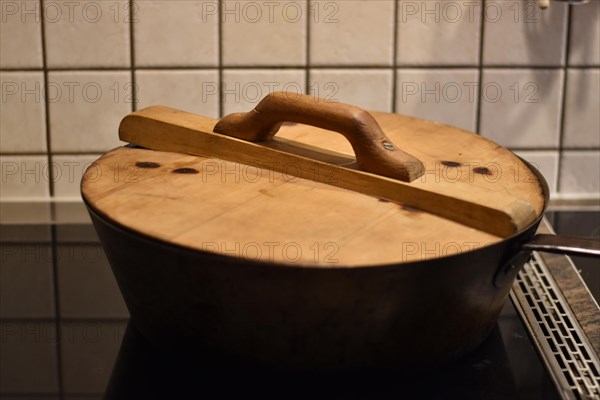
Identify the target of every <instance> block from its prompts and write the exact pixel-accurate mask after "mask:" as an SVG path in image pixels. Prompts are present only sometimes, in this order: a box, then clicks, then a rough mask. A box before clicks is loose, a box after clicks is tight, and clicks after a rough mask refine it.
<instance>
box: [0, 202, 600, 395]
mask: <svg viewBox="0 0 600 400" xmlns="http://www.w3.org/2000/svg"><path fill="white" fill-rule="evenodd" d="M566 214H577V215H575V216H570V215H566ZM549 216H550V219H551V221H552V222H553V223H554V225H555V228H556V229H557V231H558V232H559V233H571V234H573V232H570V231H568V230H569V229H571V228H576V227H579V228H581V227H582V226H583V225H586V224H587V225H590V224H591V225H592V228H594V226H593V225H594V224H595V229H596V235H597V229H598V223H597V222H594V221H597V218H598V214H597V213H554V214H553V213H551V214H549ZM573 221H575V222H573ZM589 221H592V222H589ZM592 230H593V229H592ZM576 234H578V235H580V236H585V235H589V234H590V233H576ZM0 236H1V241H2V244H1V258H2V262H1V263H0V337H1V340H0V397H2V398H28V397H35V398H44V399H46V398H65V399H74V398H81V397H84V398H86V399H94V398H102V397H104V394H105V392H106V395H107V397H108V398H128V399H130V398H177V397H180V396H177V394H181V393H183V392H184V391H191V392H193V394H194V397H208V396H209V395H211V394H218V395H219V397H220V398H223V397H230V396H228V395H229V394H245V395H249V394H250V395H251V394H257V395H260V396H262V397H275V396H277V397H278V398H281V397H285V398H290V397H292V398H293V397H300V396H302V397H306V396H310V397H311V398H322V397H327V398H344V399H346V398H366V397H368V398H392V397H393V398H411V399H412V398H419V399H427V398H431V399H449V398H460V399H481V398H486V399H517V398H522V399H555V398H559V397H558V395H557V393H556V390H555V388H554V385H553V383H552V381H551V379H550V377H549V375H548V373H547V372H546V370H545V368H544V366H543V365H542V363H541V361H540V359H539V357H538V355H537V353H536V351H535V349H534V346H533V345H532V343H531V341H530V338H529V337H528V334H527V331H526V329H525V328H524V326H523V324H522V322H521V321H520V319H519V316H518V314H517V312H516V311H515V308H514V307H513V305H512V304H511V303H510V301H508V302H507V303H506V305H505V307H504V309H503V311H502V314H501V316H500V318H499V321H498V325H497V327H496V329H495V330H494V331H493V333H492V334H491V336H490V337H489V338H488V339H487V340H486V341H485V342H484V343H483V344H482V345H481V346H480V347H479V348H478V349H476V350H475V351H474V352H472V353H471V354H469V355H467V356H466V357H464V358H463V359H461V360H458V361H456V362H454V363H452V364H450V365H448V366H446V367H444V368H442V369H438V370H435V371H428V372H425V373H421V374H418V375H411V376H407V374H406V371H398V370H388V371H378V372H372V373H369V374H364V373H363V374H358V375H357V374H355V375H338V376H309V375H300V376H298V375H296V376H292V375H289V374H285V373H282V372H281V371H273V370H268V369H264V368H260V367H258V366H255V365H247V364H240V363H237V362H233V361H231V360H230V359H227V358H224V357H218V356H217V357H215V356H214V355H212V356H211V357H208V356H204V357H202V356H198V355H196V356H194V357H190V356H185V355H173V354H164V353H162V352H161V351H160V350H158V349H155V348H152V347H151V346H150V345H149V344H148V343H146V341H145V340H144V338H143V337H142V336H141V335H140V334H139V333H138V332H137V331H136V330H135V328H134V327H133V325H132V324H128V317H129V315H128V312H127V309H126V307H125V305H124V303H123V301H122V298H121V295H120V293H119V290H118V287H117V285H116V283H115V280H114V278H113V276H112V273H111V271H110V267H109V265H108V262H107V260H106V258H105V256H104V252H103V251H102V248H101V246H100V244H99V243H98V240H97V237H96V235H95V232H94V230H93V228H92V226H91V225H87V224H80V225H12V226H7V225H2V226H0ZM592 263H593V261H592ZM584 268H585V267H584ZM582 269H583V268H582ZM598 273H600V270H598V269H595V270H594V269H593V268H591V269H588V270H584V271H583V272H582V274H588V275H589V276H591V280H589V281H588V286H590V289H591V290H592V291H593V292H594V291H595V293H596V295H597V293H598V290H600V288H598V286H594V285H593V284H590V282H592V283H593V282H594V281H596V282H597V283H598V284H599V285H600V279H598V275H594V274H598ZM596 298H598V297H596ZM115 360H116V361H115ZM111 376H112V378H111ZM109 381H110V383H109ZM211 397H214V396H211Z"/></svg>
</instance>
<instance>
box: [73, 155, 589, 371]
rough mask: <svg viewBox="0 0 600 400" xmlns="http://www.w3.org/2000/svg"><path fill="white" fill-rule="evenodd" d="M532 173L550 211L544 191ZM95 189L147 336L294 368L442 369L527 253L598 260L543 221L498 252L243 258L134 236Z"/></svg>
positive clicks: (475, 337) (482, 330)
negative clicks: (399, 257) (336, 261)
mask: <svg viewBox="0 0 600 400" xmlns="http://www.w3.org/2000/svg"><path fill="white" fill-rule="evenodd" d="M136 150H138V151H147V152H150V150H140V149H136ZM110 154H111V153H108V154H107V155H106V156H105V157H109V156H110ZM153 154H155V153H153ZM530 169H531V171H532V172H533V173H534V175H535V177H536V178H537V180H538V181H539V184H540V187H541V188H542V191H543V194H542V195H543V198H544V204H545V206H544V210H545V207H546V206H547V204H548V187H547V184H546V182H545V180H544V178H543V177H542V176H541V175H540V174H539V173H538V172H537V171H536V169H535V168H532V167H530ZM93 173H95V172H93ZM90 184H91V183H90V182H89V176H88V177H87V178H86V177H84V181H83V184H82V191H83V197H84V200H85V201H86V205H87V207H88V210H89V213H90V215H91V218H92V221H93V223H94V226H95V229H96V231H97V233H98V236H99V238H100V241H101V242H102V245H103V248H104V250H105V252H106V254H107V257H108V260H109V262H110V265H111V267H112V270H113V273H114V275H115V277H116V280H117V282H118V285H119V287H120V289H121V292H122V294H123V297H124V299H125V302H126V304H127V307H128V309H129V311H130V313H131V320H132V323H133V324H134V325H135V326H136V327H137V328H138V329H139V331H140V332H141V333H142V334H143V335H144V336H145V337H146V338H148V339H149V340H150V341H151V342H152V343H153V344H155V345H156V346H160V347H165V346H173V343H177V348H181V349H184V350H186V351H193V350H194V349H205V348H209V349H213V350H215V351H218V352H222V353H223V354H229V355H233V356H235V357H239V358H241V359H245V360H251V361H253V362H258V363H261V364H265V365H273V366H278V367H285V368H291V369H293V370H307V369H308V370H329V371H331V370H336V371H337V370H356V369H362V368H375V367H383V366H393V365H408V363H410V364H411V365H413V366H421V367H423V366H435V365H438V364H440V363H444V362H447V361H449V360H451V359H454V358H456V357H459V356H461V355H463V354H465V353H467V352H469V351H470V350H472V349H474V348H475V347H477V346H478V345H479V344H480V343H481V342H482V341H483V340H484V339H485V338H486V337H487V335H488V334H489V333H490V332H491V330H492V328H493V327H494V325H495V323H496V320H497V317H498V315H499V313H500V310H501V309H502V307H503V304H504V302H505V301H506V299H507V296H508V293H509V291H510V289H511V287H512V284H513V282H514V279H515V276H516V274H517V272H518V270H519V268H521V266H522V265H523V264H524V262H525V261H526V260H527V259H528V257H529V255H530V252H531V251H532V250H540V251H552V252H562V253H567V254H587V255H595V256H600V244H599V243H598V241H593V240H590V239H573V238H559V237H556V236H554V235H538V236H534V235H535V232H536V230H537V227H538V225H539V223H540V221H541V219H542V214H543V213H541V214H540V215H539V216H537V217H536V218H535V219H534V220H533V221H532V222H531V223H529V224H528V225H527V226H525V227H523V228H520V229H519V230H518V231H517V232H516V233H514V234H512V235H510V236H508V237H505V238H503V239H501V240H499V241H497V242H495V243H492V244H489V245H487V246H483V247H480V248H476V249H473V250H470V251H463V252H460V253H458V254H452V255H446V256H441V257H435V258H431V259H425V260H416V261H408V262H399V263H391V264H385V265H365V266H360V265H359V266H352V267H351V268H343V267H341V266H339V265H330V266H319V267H318V268H316V267H314V266H306V265H300V264H286V265H283V264H282V263H277V262H266V261H256V260H247V259H243V258H239V257H230V256H227V255H225V254H217V253H215V252H210V251H202V250H198V249H191V248H188V247H185V246H181V245H179V244H177V243H173V242H172V241H169V240H162V239H157V238H156V237H152V235H149V234H144V233H143V232H140V231H139V230H138V229H134V228H131V227H128V226H126V225H125V224H123V223H122V222H119V221H116V220H114V219H113V217H111V216H110V215H109V214H108V213H107V211H106V209H102V208H101V207H98V206H97V204H95V203H94V202H93V201H91V196H90V194H89V191H90V190H89V188H90V186H89V185H90ZM107 196H110V194H107ZM114 201H118V198H115V200H114ZM198 207H202V204H198ZM140 218H153V216H151V215H146V216H141V217H140Z"/></svg>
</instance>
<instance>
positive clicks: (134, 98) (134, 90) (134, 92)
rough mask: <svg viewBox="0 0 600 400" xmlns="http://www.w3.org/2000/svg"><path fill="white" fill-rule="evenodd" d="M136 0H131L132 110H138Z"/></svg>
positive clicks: (130, 64)
mask: <svg viewBox="0 0 600 400" xmlns="http://www.w3.org/2000/svg"><path fill="white" fill-rule="evenodd" d="M135 7H136V4H135V0H129V58H130V60H129V70H130V72H131V111H132V112H133V111H137V103H138V98H137V95H138V91H137V80H136V65H135V29H134V25H133V23H134V22H136V21H135Z"/></svg>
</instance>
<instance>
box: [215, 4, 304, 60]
mask: <svg viewBox="0 0 600 400" xmlns="http://www.w3.org/2000/svg"><path fill="white" fill-rule="evenodd" d="M306 14H307V13H306V1H304V0H284V1H276V2H275V1H273V2H248V1H245V0H225V1H223V6H222V21H223V41H224V42H225V43H227V46H224V47H223V65H225V66H235V65H257V66H258V65H260V66H265V65H270V66H281V65H286V66H294V65H301V64H304V63H305V60H306V50H305V48H306V45H305V44H306Z"/></svg>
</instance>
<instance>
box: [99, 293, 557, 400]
mask: <svg viewBox="0 0 600 400" xmlns="http://www.w3.org/2000/svg"><path fill="white" fill-rule="evenodd" d="M248 394H255V395H258V396H260V397H261V398H267V399H271V398H272V399H281V398H288V399H290V398H291V399H296V398H298V399H299V398H303V399H304V398H307V397H308V398H318V399H320V398H327V399H353V398H361V399H364V398H369V399H371V398H373V399H377V398H394V399H397V398H406V399H474V400H475V399H477V400H479V399H483V398H485V399H518V398H527V399H549V400H551V399H558V398H559V397H558V396H557V395H556V392H555V389H554V386H553V383H552V381H551V380H550V378H549V377H548V375H547V374H546V373H545V370H544V369H543V367H542V365H541V363H540V362H539V359H537V355H536V353H535V351H534V350H533V348H532V346H531V343H530V342H529V339H528V337H527V333H526V332H525V331H524V329H523V326H522V325H521V324H520V321H519V320H518V317H517V315H516V312H515V310H514V308H513V307H512V305H511V304H510V303H507V306H506V307H505V309H504V311H503V313H502V316H501V318H500V321H499V324H498V326H497V327H496V329H494V331H493V332H492V334H491V335H490V337H489V338H488V339H487V340H486V341H485V342H484V343H483V344H482V345H481V346H480V347H479V348H478V349H477V350H475V351H474V352H472V353H471V354H469V355H467V356H466V357H464V358H462V359H460V360H458V361H456V362H453V363H451V364H449V365H447V366H445V367H444V368H441V369H436V370H431V371H420V372H415V371H410V370H406V369H388V370H380V371H370V372H367V371H363V372H361V373H352V374H350V373H346V374H335V375H334V374H328V375H315V374H307V373H301V374H298V373H295V374H292V373H286V372H285V371H277V370H273V369H269V368H267V367H262V366H258V365H254V364H248V363H244V362H240V361H239V360H232V359H231V358H228V357H225V356H222V355H221V356H220V355H218V354H214V353H210V352H206V353H205V354H204V353H202V354H194V355H191V354H178V355H175V354H173V353H164V352H161V351H160V350H158V349H156V348H153V347H152V346H151V345H150V344H149V343H148V342H147V341H146V340H145V339H144V337H143V336H142V335H141V334H140V333H139V332H138V331H137V329H135V327H134V326H133V324H131V323H130V324H129V326H128V327H127V330H126V332H125V336H124V338H123V343H122V347H121V350H120V352H119V356H118V358H117V361H116V363H115V367H114V370H113V375H112V377H111V380H110V383H109V385H108V389H107V397H108V398H111V399H112V398H115V399H130V398H137V397H140V396H141V397H142V398H161V399H162V398H183V396H184V395H185V396H190V395H193V397H198V398H200V397H204V396H210V397H212V396H215V395H218V396H219V397H221V398H238V397H237V396H243V395H248ZM233 396H236V397H233Z"/></svg>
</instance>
